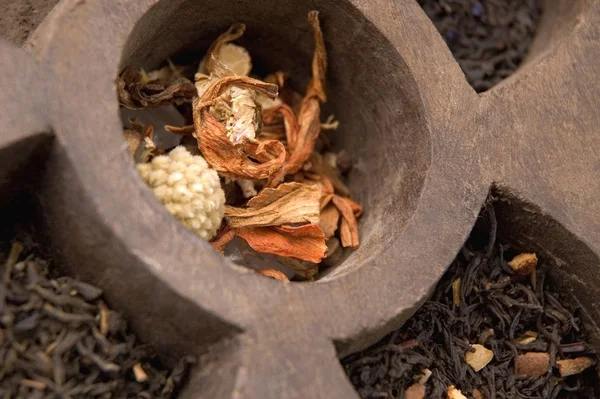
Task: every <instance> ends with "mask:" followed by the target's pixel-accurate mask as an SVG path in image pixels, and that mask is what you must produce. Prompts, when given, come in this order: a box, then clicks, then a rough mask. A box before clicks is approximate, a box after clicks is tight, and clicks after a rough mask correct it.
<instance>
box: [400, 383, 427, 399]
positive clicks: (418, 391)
mask: <svg viewBox="0 0 600 399" xmlns="http://www.w3.org/2000/svg"><path fill="white" fill-rule="evenodd" d="M424 397H425V385H423V384H412V385H411V386H409V387H408V388H407V389H406V391H405V392H404V399H423V398H424Z"/></svg>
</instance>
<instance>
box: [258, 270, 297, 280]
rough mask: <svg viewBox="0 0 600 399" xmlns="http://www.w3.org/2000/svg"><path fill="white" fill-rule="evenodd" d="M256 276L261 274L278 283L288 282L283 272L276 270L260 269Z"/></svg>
mask: <svg viewBox="0 0 600 399" xmlns="http://www.w3.org/2000/svg"><path fill="white" fill-rule="evenodd" d="M258 274H262V275H263V276H267V277H270V278H273V279H275V280H279V281H287V282H289V281H290V279H289V278H288V277H287V276H286V275H285V274H284V273H283V272H281V271H279V270H276V269H262V270H259V271H258Z"/></svg>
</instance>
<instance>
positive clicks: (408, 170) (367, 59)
mask: <svg viewBox="0 0 600 399" xmlns="http://www.w3.org/2000/svg"><path fill="white" fill-rule="evenodd" d="M548 4H549V6H552V7H557V8H558V9H564V10H567V11H569V12H564V13H556V12H554V13H553V12H550V13H548V16H547V18H548V19H547V20H546V21H545V22H542V29H541V32H542V36H540V37H539V38H538V39H537V40H536V42H535V43H534V46H533V49H534V50H533V53H532V54H531V56H530V57H529V58H528V62H527V63H526V65H524V66H523V67H522V68H521V69H520V70H519V71H518V72H517V73H516V74H514V75H513V76H512V77H511V78H509V79H507V80H506V81H504V82H503V83H502V84H500V85H499V86H497V87H495V88H493V89H492V90H490V91H488V92H486V93H484V94H483V95H477V94H476V93H475V92H474V91H473V90H472V88H471V87H470V86H469V85H468V84H467V82H466V80H465V78H464V76H463V75H462V72H461V71H460V68H459V67H458V65H457V64H456V63H455V61H454V60H453V58H452V55H451V54H450V52H449V50H448V48H447V47H446V46H445V44H444V42H443V40H442V39H441V37H440V36H439V34H438V33H437V31H436V30H435V28H434V27H433V25H432V24H431V22H430V21H429V20H428V19H427V17H426V16H425V14H424V13H423V12H422V11H421V9H420V8H419V7H418V5H417V4H416V2H414V1H412V0H396V1H391V0H368V1H367V0H347V1H343V0H336V1H327V2H323V1H317V0H310V1H300V0H297V1H287V2H285V3H284V4H283V3H281V2H276V1H262V2H255V1H247V0H237V1H227V2H224V1H221V0H206V1H193V0H170V1H167V0H163V1H160V2H157V1H151V0H139V1H134V2H133V1H126V0H96V1H80V0H64V1H63V2H61V3H59V5H58V6H57V7H56V8H54V10H53V12H52V13H51V14H50V15H49V17H48V18H47V19H46V20H45V21H44V23H43V24H42V25H41V26H40V27H39V28H38V30H37V31H36V33H35V34H34V36H33V37H32V38H31V39H30V42H29V43H28V45H27V49H28V51H29V52H30V53H31V54H32V55H33V56H27V55H26V54H24V52H23V51H22V50H18V49H16V48H12V47H10V46H8V45H6V44H3V45H2V47H0V53H2V56H3V57H4V59H5V65H7V67H8V68H7V70H5V71H4V72H3V74H2V75H0V79H2V82H3V92H2V94H0V105H2V109H3V111H2V113H1V115H2V116H1V118H2V122H3V123H2V126H3V131H2V133H1V135H0V154H2V158H1V159H0V161H1V162H3V163H2V165H4V164H13V163H14V164H15V165H16V164H17V163H16V162H17V161H19V162H20V161H22V160H23V159H24V158H26V157H25V155H26V153H25V152H21V151H19V152H17V151H15V150H13V149H14V148H15V147H14V143H15V142H20V141H24V140H29V141H31V140H33V138H34V136H36V133H39V132H43V131H52V132H53V133H54V135H55V138H54V141H53V143H52V145H51V146H50V149H49V150H48V151H47V157H48V161H47V164H46V167H45V168H44V169H43V170H42V176H41V177H40V178H39V181H38V182H37V184H36V185H35V196H36V198H39V209H40V210H41V213H42V214H43V220H44V229H43V230H44V231H45V232H46V237H47V239H48V241H49V243H50V244H51V245H52V246H53V247H54V248H55V249H56V252H57V257H59V258H60V259H61V260H62V261H63V262H65V263H66V264H67V265H68V266H69V268H70V269H71V271H72V272H73V273H76V274H77V275H79V276H80V277H82V278H84V279H87V280H90V281H92V282H94V283H96V284H98V285H100V286H102V287H103V288H105V289H106V293H107V297H108V300H109V301H110V302H111V304H112V305H113V306H114V307H116V308H119V309H122V310H123V311H124V312H125V313H126V314H127V316H128V317H129V319H130V320H131V321H132V324H133V326H134V328H135V330H136V331H137V332H138V333H139V335H140V336H141V337H142V338H143V339H144V340H146V341H147V342H150V343H152V344H153V345H155V346H156V347H157V348H158V349H159V350H160V351H161V352H162V353H163V354H181V353H184V352H192V353H196V354H204V355H205V356H204V360H203V364H202V367H199V368H198V369H197V371H196V374H195V375H194V376H193V377H192V382H191V384H190V385H189V386H188V387H187V389H186V390H185V392H184V394H183V397H184V398H197V397H202V398H216V397H219V398H229V397H231V398H278V399H284V398H313V399H314V398H344V399H346V398H352V397H357V395H356V393H355V392H354V390H353V388H352V387H351V386H350V383H349V382H348V380H347V379H346V377H345V375H344V373H343V370H342V368H341V366H340V364H339V362H338V360H337V358H338V356H341V355H345V354H348V353H350V352H352V351H355V350H358V349H361V348H363V347H365V346H366V345H369V344H371V343H373V342H375V340H377V339H378V338H380V337H382V336H383V335H384V334H386V333H387V332H389V331H390V330H391V329H393V328H396V327H399V326H400V325H401V324H402V322H403V321H404V320H406V319H407V318H408V317H409V316H410V315H412V314H413V312H414V311H415V310H416V309H417V308H418V306H419V305H420V304H421V303H422V302H423V301H424V300H425V299H426V298H427V296H428V294H429V293H430V292H432V290H433V288H434V286H435V283H436V282H437V280H438V279H439V277H440V276H441V275H442V273H443V272H444V270H445V269H446V267H447V266H448V265H449V264H450V262H451V261H452V259H453V258H454V256H455V255H456V253H457V251H458V250H459V249H460V247H461V245H462V244H463V242H464V240H465V238H466V237H467V235H468V234H469V232H470V230H471V228H472V226H473V225H474V223H475V220H476V218H477V215H478V213H479V210H480V208H481V206H482V205H483V202H484V200H485V198H486V195H487V193H488V190H489V188H490V187H491V186H492V185H494V184H496V185H498V186H500V187H502V188H503V189H504V190H508V191H510V195H508V196H507V197H506V198H507V202H506V204H507V205H506V211H505V212H504V213H503V215H504V216H502V218H503V220H504V221H505V222H504V223H503V224H502V226H503V231H504V234H505V236H506V237H507V238H509V239H511V240H513V241H515V242H517V243H521V244H524V245H528V246H531V247H534V249H535V250H538V251H539V252H540V254H541V255H542V256H545V257H547V258H548V259H551V260H552V261H553V262H554V263H555V265H556V267H555V270H556V273H555V275H556V276H557V277H559V280H560V282H561V283H563V284H564V285H565V287H567V288H569V289H574V294H575V296H576V297H577V298H579V299H580V300H581V302H582V305H583V307H584V309H585V311H586V312H587V315H588V316H589V318H588V325H589V326H590V327H592V328H594V327H595V328H596V330H595V331H596V335H595V340H596V341H595V343H596V344H600V336H599V335H598V333H597V332H598V331H599V330H598V326H594V320H600V289H599V288H598V287H600V262H599V259H598V256H599V255H600V227H599V226H600V225H599V224H598V218H599V217H600V201H598V199H597V198H598V195H599V194H600V178H598V174H599V173H600V135H599V134H598V132H597V130H598V126H600V113H599V112H598V111H597V107H598V102H599V101H600V100H599V99H600V80H599V79H598V77H599V76H600V64H599V62H598V61H599V60H600V44H599V42H598V40H599V39H600V32H599V30H598V29H599V27H600V3H599V2H597V1H593V0H579V1H576V2H573V1H571V0H552V1H549V2H548ZM561 7H562V8H561ZM311 9H318V10H320V11H321V16H322V22H323V27H324V32H325V36H326V40H327V46H328V48H329V52H330V57H331V69H330V71H329V76H328V85H329V93H331V96H330V101H329V111H331V112H333V113H335V114H336V115H337V117H338V118H339V119H340V121H341V122H342V126H343V129H341V130H340V132H339V135H338V137H337V138H336V139H337V141H338V144H339V145H340V146H343V147H344V148H347V149H349V150H350V151H351V153H352V155H353V157H354V158H355V159H356V160H357V161H358V162H357V165H358V167H357V170H356V171H355V172H354V173H353V175H352V176H351V186H352V189H353V190H354V192H355V194H356V197H357V198H358V199H359V201H361V202H362V203H364V204H365V209H366V210H367V213H366V214H365V216H364V219H363V221H362V222H361V223H362V231H363V240H362V241H363V244H362V246H361V249H360V250H358V251H356V252H355V253H353V254H352V255H350V256H349V257H348V258H347V259H345V260H344V262H343V264H342V265H340V266H339V267H338V268H336V269H335V270H333V271H332V272H331V273H330V274H329V275H328V276H326V277H325V278H324V279H322V280H321V281H319V282H318V283H313V284H281V283H279V282H277V281H274V280H271V279H268V278H263V277H261V276H259V275H256V274H255V273H251V272H248V271H245V270H244V269H243V268H240V267H236V266H234V265H231V264H228V263H227V262H226V261H225V260H224V259H223V258H222V257H220V256H219V255H218V254H217V253H216V252H215V251H213V250H212V249H211V247H210V246H209V245H208V244H207V243H205V242H202V241H201V240H199V239H198V238H196V237H195V236H194V235H193V234H192V233H190V232H188V231H186V230H185V229H184V228H183V227H182V226H180V225H179V224H178V223H177V222H176V221H175V220H174V219H172V218H171V217H170V216H169V215H168V214H167V212H166V211H165V210H164V209H163V208H162V207H161V206H160V205H159V204H158V202H157V201H156V200H155V199H154V198H153V196H152V194H151V193H150V191H149V190H147V189H146V187H145V186H144V183H143V182H142V181H141V179H139V178H138V176H137V174H136V172H135V170H134V168H133V165H132V162H131V161H130V159H129V157H128V155H127V153H126V147H125V144H124V140H123V138H122V135H121V128H122V126H121V122H120V119H119V108H118V104H117V99H116V92H115V84H114V78H115V76H116V75H117V73H118V72H119V70H120V68H121V67H122V66H123V65H125V64H129V63H133V64H136V65H139V66H143V67H147V68H150V67H153V66H156V65H157V63H158V62H160V61H161V60H163V59H165V58H166V57H169V56H172V55H174V54H176V53H180V52H181V51H189V52H193V51H196V52H199V51H201V50H203V49H205V48H206V47H207V45H208V43H209V42H210V41H211V40H212V39H214V37H215V36H216V34H217V33H218V32H219V31H222V30H223V28H224V27H226V26H227V25H228V24H230V23H232V22H237V21H242V22H247V23H248V25H249V30H248V35H247V38H246V41H245V44H246V45H247V46H248V47H249V48H250V50H251V52H252V53H253V54H254V56H255V58H256V59H257V60H259V64H260V65H262V66H263V67H267V68H269V69H272V68H281V69H285V70H289V71H291V72H292V73H293V76H294V78H293V81H292V84H294V85H297V86H299V87H302V86H303V84H304V83H305V82H306V80H307V77H308V75H307V71H308V66H309V65H310V52H311V41H310V34H309V28H308V25H307V23H306V14H307V12H308V11H309V10H311ZM553 26H554V27H555V28H556V29H557V30H558V31H559V33H558V34H557V32H556V31H555V30H553ZM34 58H35V61H34ZM299 61H300V62H299ZM21 169H22V168H21ZM5 176H8V174H6V173H4V169H2V170H1V171H0V178H5ZM12 180H13V182H14V179H12Z"/></svg>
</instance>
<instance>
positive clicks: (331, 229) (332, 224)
mask: <svg viewBox="0 0 600 399" xmlns="http://www.w3.org/2000/svg"><path fill="white" fill-rule="evenodd" d="M339 222H340V211H338V209H337V208H336V207H335V206H334V205H333V204H329V205H327V206H326V207H325V209H323V211H321V220H320V221H319V226H321V229H322V230H323V233H324V234H325V238H327V239H329V238H331V237H333V235H334V234H335V232H336V231H337V229H338V225H339Z"/></svg>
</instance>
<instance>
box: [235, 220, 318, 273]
mask: <svg viewBox="0 0 600 399" xmlns="http://www.w3.org/2000/svg"><path fill="white" fill-rule="evenodd" d="M236 233H237V235H238V236H239V237H241V238H242V239H244V240H245V241H246V242H247V243H248V245H250V246H251V247H252V248H253V249H254V250H256V251H258V252H262V253H267V254H274V255H279V256H284V257H289V258H296V259H300V260H305V261H308V262H313V263H318V262H320V261H321V260H323V258H324V257H325V250H326V249H327V246H326V245H325V235H324V234H323V231H322V230H321V228H320V227H319V226H318V225H316V224H308V225H305V226H298V227H292V226H279V227H242V228H240V229H236Z"/></svg>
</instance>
